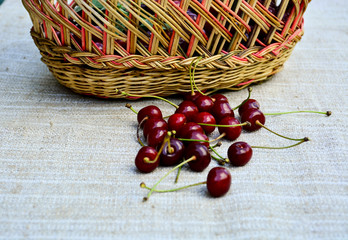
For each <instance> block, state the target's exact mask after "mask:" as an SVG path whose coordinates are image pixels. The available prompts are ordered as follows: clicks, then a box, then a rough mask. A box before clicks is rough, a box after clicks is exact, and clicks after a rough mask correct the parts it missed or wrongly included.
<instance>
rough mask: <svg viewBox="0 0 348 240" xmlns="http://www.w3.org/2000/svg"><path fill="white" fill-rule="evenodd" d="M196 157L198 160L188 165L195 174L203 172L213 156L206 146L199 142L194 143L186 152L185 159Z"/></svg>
mask: <svg viewBox="0 0 348 240" xmlns="http://www.w3.org/2000/svg"><path fill="white" fill-rule="evenodd" d="M193 156H195V157H196V160H193V161H190V162H189V163H188V165H189V167H190V169H191V170H192V171H195V172H202V171H203V170H204V169H206V168H207V167H208V166H209V164H210V161H211V156H210V153H209V150H208V148H207V146H206V145H204V144H202V143H198V142H192V143H190V144H189V145H188V147H187V148H186V150H185V154H184V158H185V159H186V160H187V159H189V158H191V157H193Z"/></svg>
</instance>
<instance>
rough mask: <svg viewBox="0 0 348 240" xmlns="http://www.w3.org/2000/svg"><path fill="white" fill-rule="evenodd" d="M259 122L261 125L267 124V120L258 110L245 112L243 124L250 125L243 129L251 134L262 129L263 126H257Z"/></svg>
mask: <svg viewBox="0 0 348 240" xmlns="http://www.w3.org/2000/svg"><path fill="white" fill-rule="evenodd" d="M257 120H258V121H259V122H260V123H261V124H265V122H266V118H265V115H264V114H263V113H262V112H261V111H260V110H258V109H252V108H251V109H249V110H247V111H245V112H244V113H243V114H242V116H241V121H242V122H247V121H248V122H249V123H250V125H244V126H243V129H244V130H246V131H249V132H252V131H256V130H258V129H260V128H261V126H259V125H257V124H256V121H257Z"/></svg>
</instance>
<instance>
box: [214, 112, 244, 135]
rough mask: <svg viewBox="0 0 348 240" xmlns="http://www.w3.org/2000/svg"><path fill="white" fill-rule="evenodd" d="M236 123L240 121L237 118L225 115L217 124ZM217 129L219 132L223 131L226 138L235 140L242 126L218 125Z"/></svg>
mask: <svg viewBox="0 0 348 240" xmlns="http://www.w3.org/2000/svg"><path fill="white" fill-rule="evenodd" d="M236 124H240V122H239V121H238V119H236V118H234V117H225V118H223V119H222V120H221V121H220V122H219V125H236ZM218 129H219V133H220V134H222V133H225V137H224V138H226V139H228V140H231V141H233V140H236V139H237V138H238V137H239V136H240V134H241V133H242V127H241V126H238V127H218Z"/></svg>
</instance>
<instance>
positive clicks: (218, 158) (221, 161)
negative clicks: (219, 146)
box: [209, 146, 230, 165]
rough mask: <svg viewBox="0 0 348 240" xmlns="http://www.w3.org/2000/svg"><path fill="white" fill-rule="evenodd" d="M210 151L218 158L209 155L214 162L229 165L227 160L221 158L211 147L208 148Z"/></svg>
mask: <svg viewBox="0 0 348 240" xmlns="http://www.w3.org/2000/svg"><path fill="white" fill-rule="evenodd" d="M209 148H210V150H212V151H213V152H214V153H215V154H216V155H217V156H218V157H215V156H214V155H211V157H212V158H213V159H214V160H216V161H217V162H218V163H219V164H221V165H224V164H225V163H229V162H230V161H229V160H228V159H225V158H223V157H222V156H221V155H220V154H219V153H218V152H217V151H216V150H215V149H214V148H213V147H211V146H210V147H209Z"/></svg>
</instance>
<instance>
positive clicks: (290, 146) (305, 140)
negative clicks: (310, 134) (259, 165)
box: [251, 138, 309, 149]
mask: <svg viewBox="0 0 348 240" xmlns="http://www.w3.org/2000/svg"><path fill="white" fill-rule="evenodd" d="M307 141H309V139H308V138H307V139H304V140H303V141H300V142H298V143H295V144H293V145H289V146H285V147H267V146H251V148H262V149H287V148H292V147H295V146H297V145H300V144H302V143H304V142H307Z"/></svg>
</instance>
